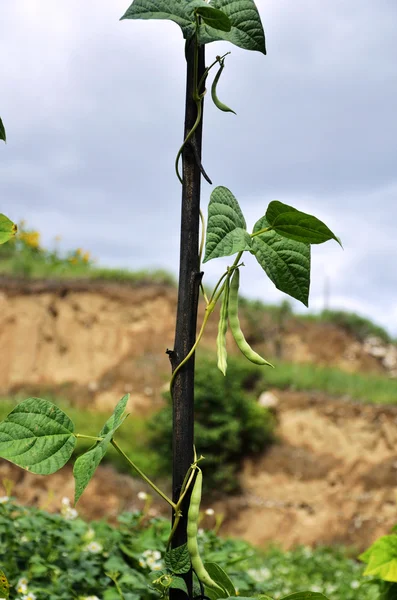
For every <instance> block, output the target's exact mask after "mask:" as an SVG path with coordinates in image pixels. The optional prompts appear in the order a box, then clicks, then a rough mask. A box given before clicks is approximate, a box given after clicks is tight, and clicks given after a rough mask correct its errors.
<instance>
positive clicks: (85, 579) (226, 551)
mask: <svg viewBox="0 0 397 600" xmlns="http://www.w3.org/2000/svg"><path fill="white" fill-rule="evenodd" d="M169 527H170V526H169V521H168V520H165V519H151V520H150V521H147V519H146V518H145V517H144V515H142V513H139V512H136V513H129V514H128V513H125V514H123V515H121V516H120V517H119V526H118V528H115V527H111V526H110V525H108V524H106V523H105V522H103V521H97V522H93V523H91V524H88V523H85V522H84V521H83V520H81V519H80V518H76V519H75V520H67V519H66V518H65V517H64V516H62V515H58V514H56V515H51V514H48V513H46V512H44V511H41V510H38V509H35V508H24V507H21V506H19V505H17V504H15V503H14V502H13V501H12V500H9V501H4V499H3V500H2V503H0V556H1V557H2V559H1V560H2V569H3V571H4V573H5V575H6V577H7V578H8V580H9V582H10V585H11V589H10V599H11V600H15V599H16V598H20V597H21V595H22V594H21V593H18V592H17V589H16V586H17V584H18V581H20V580H21V579H22V578H26V580H27V588H28V591H29V592H32V593H34V594H36V595H37V598H40V599H41V600H70V599H71V598H85V597H87V596H94V595H95V596H97V597H98V598H101V600H119V598H120V596H119V594H118V592H117V590H116V586H115V584H114V583H113V582H114V580H115V579H116V581H117V584H118V585H119V587H120V589H121V591H122V593H123V594H124V597H125V600H155V599H156V598H158V595H157V593H155V592H153V591H151V590H150V589H149V588H148V585H147V584H148V582H149V580H150V579H155V578H158V577H159V576H160V574H161V572H162V571H161V570H162V569H164V567H165V564H164V559H165V549H166V541H167V538H168V535H169ZM198 541H199V547H200V552H201V553H202V554H203V555H204V556H205V557H206V560H208V562H216V563H217V564H218V565H219V566H220V567H221V568H222V569H223V570H224V571H226V572H227V573H228V575H229V576H230V578H231V580H232V581H233V583H234V585H235V586H236V588H237V589H238V596H237V598H239V597H243V598H244V597H252V596H254V597H259V596H262V598H263V597H264V596H265V595H268V596H270V598H274V599H275V600H277V599H280V598H283V597H285V596H288V594H291V593H292V590H296V592H303V590H305V589H306V590H307V589H308V590H311V591H312V593H317V594H321V593H322V594H325V595H326V596H327V597H328V598H330V600H357V599H358V598H359V599H360V600H379V587H378V585H377V584H376V581H375V580H374V579H373V578H371V577H369V578H366V579H368V582H365V580H364V579H363V578H362V566H361V565H360V564H359V563H357V562H355V561H353V560H351V559H348V558H346V556H345V554H344V553H343V552H342V551H338V550H335V549H334V550H332V549H327V548H318V549H316V550H311V549H309V548H305V547H303V548H297V549H295V550H292V551H288V552H283V551H282V550H278V549H276V548H273V549H269V550H268V551H266V552H261V551H259V550H257V549H254V548H253V547H252V546H250V545H249V544H248V543H246V542H243V541H240V540H233V539H221V538H219V537H217V536H216V535H215V534H214V533H213V532H211V531H207V532H203V533H202V534H200V535H199V540H198ZM151 571H152V573H150V572H151ZM314 598H315V596H314V597H313V599H314ZM390 600H391V599H390Z"/></svg>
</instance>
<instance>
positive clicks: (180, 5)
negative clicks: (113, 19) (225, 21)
mask: <svg viewBox="0 0 397 600" xmlns="http://www.w3.org/2000/svg"><path fill="white" fill-rule="evenodd" d="M198 7H205V8H208V4H207V3H206V2H205V1H204V0H191V1H190V2H181V0H134V2H133V3H132V4H131V6H130V7H129V8H128V9H127V11H126V12H125V14H124V15H123V16H122V17H121V19H120V20H121V21H122V20H124V19H167V20H169V21H173V22H174V23H177V24H178V25H179V27H180V28H181V29H182V33H183V37H184V38H185V39H189V38H190V37H192V35H193V34H194V31H195V18H194V11H195V9H196V8H198Z"/></svg>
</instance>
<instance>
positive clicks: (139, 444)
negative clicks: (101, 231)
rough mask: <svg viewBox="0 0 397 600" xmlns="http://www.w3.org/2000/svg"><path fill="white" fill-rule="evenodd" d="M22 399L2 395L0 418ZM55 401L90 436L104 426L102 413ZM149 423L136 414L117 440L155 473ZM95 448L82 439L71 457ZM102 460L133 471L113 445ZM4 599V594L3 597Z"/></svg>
mask: <svg viewBox="0 0 397 600" xmlns="http://www.w3.org/2000/svg"><path fill="white" fill-rule="evenodd" d="M18 401H19V398H18V397H16V398H14V399H10V398H0V421H2V420H4V419H5V418H6V417H7V415H8V413H9V412H11V411H12V410H13V409H14V408H15V406H16V404H17V403H18ZM52 401H53V402H54V403H55V404H56V405H57V406H58V408H60V409H62V410H63V411H64V412H66V413H67V415H68V416H69V417H70V418H71V420H72V421H73V423H74V425H75V430H76V431H79V432H84V434H86V435H88V436H96V435H97V434H98V431H99V430H100V429H101V427H102V425H103V421H104V415H103V413H101V412H97V411H92V410H87V409H84V408H79V407H75V406H71V405H70V404H69V403H67V402H66V401H65V400H62V399H57V398H52ZM148 435H149V432H148V423H147V420H146V419H143V418H142V417H137V416H134V418H133V419H129V422H128V426H127V427H121V428H120V429H119V430H118V432H117V441H118V442H119V443H120V445H122V447H123V450H124V451H125V452H126V454H127V455H128V456H131V457H134V460H136V462H137V464H139V466H140V467H142V469H143V470H144V471H145V472H146V473H150V474H151V475H152V476H155V475H157V474H158V473H159V472H160V466H159V457H158V454H157V453H156V452H155V451H152V450H150V449H149V448H148V444H147V439H148ZM91 447H92V441H91V440H86V439H79V440H78V443H77V446H76V447H75V450H74V453H73V455H72V460H73V459H74V458H77V457H79V456H81V455H82V454H83V453H85V452H86V451H87V450H89V449H90V448H91ZM103 462H105V463H107V464H111V465H113V466H114V467H115V468H116V469H117V470H119V471H121V472H127V473H130V474H131V468H130V467H129V465H128V464H127V463H126V461H125V460H124V459H123V458H122V457H121V456H120V454H119V453H118V452H116V450H115V449H114V448H113V446H111V447H110V448H109V450H108V452H107V453H106V456H105V457H104V459H103ZM0 598H1V596H0Z"/></svg>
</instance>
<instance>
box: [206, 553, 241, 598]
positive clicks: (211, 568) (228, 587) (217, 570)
mask: <svg viewBox="0 0 397 600" xmlns="http://www.w3.org/2000/svg"><path fill="white" fill-rule="evenodd" d="M204 567H205V569H206V570H207V572H208V574H209V576H210V577H211V579H212V580H213V581H215V583H217V584H218V585H219V586H220V587H221V588H222V589H223V590H225V592H226V593H227V596H234V595H235V594H236V593H237V591H236V588H235V587H234V585H233V582H232V580H231V579H230V577H229V575H228V574H227V573H226V572H225V571H224V569H222V567H221V566H219V565H218V564H217V563H214V562H206V563H204ZM206 595H207V596H208V597H209V598H210V600H217V599H218V598H224V597H225V594H224V593H223V594H222V592H219V591H218V590H212V589H209V588H206Z"/></svg>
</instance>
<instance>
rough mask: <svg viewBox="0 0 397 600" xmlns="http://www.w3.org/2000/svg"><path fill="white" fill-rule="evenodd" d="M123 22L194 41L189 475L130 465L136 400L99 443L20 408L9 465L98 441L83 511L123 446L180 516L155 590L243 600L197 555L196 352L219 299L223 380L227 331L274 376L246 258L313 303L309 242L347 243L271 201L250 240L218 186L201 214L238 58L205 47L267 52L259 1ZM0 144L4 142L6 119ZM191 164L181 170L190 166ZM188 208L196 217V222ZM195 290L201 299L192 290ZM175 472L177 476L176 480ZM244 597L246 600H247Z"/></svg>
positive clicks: (82, 480)
mask: <svg viewBox="0 0 397 600" xmlns="http://www.w3.org/2000/svg"><path fill="white" fill-rule="evenodd" d="M122 19H168V20H171V21H174V22H175V23H177V24H178V25H179V27H180V28H181V30H182V34H183V38H184V39H185V56H186V61H187V74H188V75H187V83H188V85H187V97H186V115H187V117H186V119H185V122H186V123H187V124H188V125H187V131H186V127H185V135H184V139H183V142H182V144H181V147H180V148H179V150H178V151H177V153H176V158H175V172H176V176H177V178H178V180H179V182H180V183H181V184H182V215H183V216H182V230H181V236H182V238H181V239H182V247H181V257H184V256H185V255H190V256H192V257H193V262H192V263H191V265H190V267H189V265H188V266H186V265H187V263H186V262H185V263H183V262H182V260H181V267H180V286H179V288H180V289H179V294H180V295H179V299H178V315H177V332H178V325H179V319H183V318H185V316H186V314H187V315H188V321H189V319H190V321H189V323H190V326H189V327H190V329H189V328H188V329H185V330H184V332H185V333H183V335H184V336H185V337H184V338H183V339H182V343H180V338H178V333H177V335H176V338H175V348H174V350H173V351H168V352H169V354H170V359H171V366H172V370H173V372H172V377H171V382H170V392H171V396H172V397H173V401H174V405H177V406H179V407H180V408H181V412H180V413H178V411H177V412H176V413H174V415H175V414H176V415H177V416H176V424H175V425H174V431H177V433H176V434H175V435H174V446H175V447H176V448H177V451H178V452H179V454H183V456H182V457H180V456H179V457H177V458H178V461H179V463H178V465H179V466H180V465H181V464H183V463H182V462H181V460H182V461H183V460H184V459H186V457H187V459H188V467H187V468H186V469H185V473H184V477H183V481H182V483H181V484H179V483H178V482H177V485H176V486H175V485H174V495H173V498H169V497H168V496H167V495H166V494H165V493H164V492H163V491H162V490H161V489H159V488H158V487H157V485H156V484H155V483H154V482H153V481H151V480H150V478H149V477H148V475H147V474H146V473H144V472H143V471H142V470H141V469H140V468H139V466H138V465H137V464H135V462H134V461H133V458H132V457H130V456H127V454H126V453H125V452H124V450H123V448H122V447H121V446H120V445H119V443H118V441H117V432H118V430H119V428H120V427H121V426H123V425H124V422H125V421H126V419H127V417H128V413H127V411H126V407H127V402H128V395H127V396H124V397H123V398H122V399H121V400H120V401H119V402H118V403H117V405H116V407H115V410H114V412H113V414H112V415H111V416H110V417H109V419H108V420H107V421H106V423H105V424H104V425H103V427H102V429H101V430H100V431H99V432H98V435H97V436H95V437H92V436H88V435H85V434H84V433H81V432H76V431H75V428H74V424H73V422H72V421H71V419H70V418H69V417H68V416H67V415H66V414H65V413H64V412H63V411H62V410H60V409H59V408H58V407H57V406H56V405H54V404H52V403H51V402H49V401H47V400H45V399H41V398H28V399H27V400H24V401H23V402H21V403H20V404H19V405H17V406H16V407H15V408H14V410H12V412H11V413H10V414H9V415H8V416H7V418H6V419H5V420H4V421H3V422H2V423H0V456H1V457H3V458H5V459H7V460H9V461H11V462H13V463H15V464H16V465H19V466H20V467H22V468H23V469H26V470H27V471H30V472H32V473H37V474H40V475H49V474H51V473H54V472H55V471H57V470H59V469H61V468H62V467H63V466H64V465H65V464H66V463H67V462H68V461H69V459H70V458H71V455H72V453H73V451H74V448H75V446H76V444H77V442H78V440H79V439H89V440H91V441H92V446H91V447H90V449H89V450H88V451H87V452H86V453H84V454H83V455H81V456H79V458H77V460H76V462H75V464H74V469H73V474H74V478H75V498H74V500H75V503H77V502H78V501H79V499H80V497H81V495H82V494H83V492H84V490H85V489H86V487H87V485H88V483H89V481H90V480H91V478H92V477H93V475H94V473H95V470H96V469H97V467H98V465H99V464H100V462H101V460H102V459H103V457H104V456H105V454H106V452H107V450H108V448H109V447H110V446H113V447H114V448H115V449H116V450H117V451H118V452H119V453H120V454H121V456H122V457H123V458H124V459H125V460H126V461H127V463H128V464H129V465H130V467H131V469H132V470H133V471H134V472H135V473H136V474H138V475H139V476H140V477H142V478H143V479H144V480H145V481H146V482H147V483H148V484H149V485H150V486H151V487H152V489H153V490H154V492H156V493H157V494H158V495H159V496H160V497H161V498H162V499H163V500H164V502H166V503H168V504H169V506H170V507H171V508H172V512H173V519H172V527H171V530H170V534H169V538H168V542H167V554H166V559H165V569H164V570H162V571H160V572H156V573H155V574H154V575H153V576H151V577H149V581H148V583H149V585H150V587H151V589H152V590H156V591H157V592H158V594H159V596H160V597H161V598H169V597H170V598H172V599H173V600H179V599H183V598H189V600H193V599H200V600H204V599H209V600H218V599H222V598H224V599H228V600H233V599H235V597H236V596H237V591H236V587H235V584H234V583H233V582H232V580H231V579H230V577H229V576H228V575H227V574H226V572H225V571H224V570H223V569H222V568H221V566H219V565H218V564H217V563H216V562H211V563H205V562H204V561H203V559H202V558H201V556H200V554H199V550H198V544H197V531H198V518H199V509H200V501H201V486H202V477H203V473H204V474H205V461H204V462H202V460H203V457H202V456H200V455H199V454H196V450H195V448H194V446H193V443H191V442H190V441H189V438H188V437H187V438H186V440H187V441H186V443H185V447H181V446H180V445H179V446H178V443H179V442H180V438H178V435H179V433H178V431H180V430H181V428H182V429H183V428H184V427H185V425H184V421H183V419H184V418H185V416H186V415H187V414H188V412H189V410H190V408H189V403H191V401H192V397H190V396H189V394H188V393H186V395H185V396H183V394H184V393H185V392H184V390H187V389H188V387H186V386H185V383H186V381H187V378H189V377H190V379H189V382H188V383H189V385H190V386H192V384H193V383H194V353H195V350H196V348H197V346H198V344H199V343H200V341H201V339H202V337H203V335H204V332H205V328H206V325H207V323H208V321H209V319H210V318H211V316H212V315H213V313H214V310H215V307H216V305H217V304H218V302H219V303H221V309H220V313H219V314H220V318H219V327H218V337H217V353H218V367H219V369H220V370H221V372H222V373H223V374H224V375H225V376H226V373H227V350H226V333H227V330H228V329H229V328H230V330H231V333H232V334H233V338H234V340H235V342H236V344H237V347H238V348H239V349H240V351H241V352H242V354H243V355H244V356H245V357H246V358H247V359H248V360H249V361H251V362H253V363H255V364H258V365H262V366H264V367H266V368H273V366H272V365H271V363H270V362H268V361H267V360H266V359H265V358H263V357H261V356H260V355H259V354H258V353H256V352H255V351H254V350H253V349H252V348H251V347H250V346H249V344H248V342H247V341H246V339H245V337H244V334H243V332H242V330H241V327H240V322H239V318H238V297H239V288H240V272H241V273H242V272H243V267H244V262H243V260H242V259H243V256H244V253H246V252H248V253H250V254H251V255H253V256H254V257H255V259H256V261H257V263H258V265H259V267H260V268H261V269H262V270H263V271H264V272H265V273H266V275H267V276H268V277H269V278H270V280H271V281H272V282H273V283H274V285H275V286H276V287H277V288H278V289H279V290H281V291H282V292H285V293H286V294H288V295H290V296H291V297H293V298H295V299H297V300H299V301H301V302H302V303H303V304H304V305H306V306H307V305H308V298H309V286H310V253H311V245H312V244H321V243H323V242H326V241H328V240H332V239H333V240H335V241H336V242H338V243H339V244H340V240H339V239H338V238H337V237H336V235H335V234H334V233H333V232H332V231H331V230H330V229H329V228H328V227H327V226H326V225H325V224H324V223H323V222H322V221H320V220H319V219H317V218H316V217H314V216H312V215H309V214H306V213H304V212H302V211H300V210H298V209H297V208H295V207H292V206H289V205H287V204H284V203H282V202H280V201H278V200H275V201H272V202H270V204H269V206H268V207H267V209H266V211H265V213H264V214H263V215H260V216H259V218H258V220H257V222H256V223H255V225H254V227H253V230H252V231H251V232H249V231H248V230H247V225H246V220H245V217H244V214H243V211H242V209H241V207H240V204H239V202H238V200H237V198H236V197H235V196H234V195H233V193H232V192H231V191H230V189H228V188H227V187H225V186H223V185H218V186H217V187H215V188H214V189H213V191H212V193H211V196H210V200H209V205H208V216H207V223H205V218H204V215H203V213H202V212H201V211H200V209H199V204H200V202H199V200H200V180H199V179H197V177H196V176H195V175H194V173H196V174H197V173H199V176H202V177H204V178H205V179H206V180H207V181H208V182H210V183H212V182H211V180H210V179H209V177H208V175H207V173H206V171H205V170H204V167H203V165H202V163H201V134H202V126H203V103H204V97H205V94H206V91H207V88H206V86H207V80H208V78H209V77H210V76H212V74H213V69H214V68H215V67H216V69H217V72H216V74H215V76H214V78H213V82H212V84H211V98H212V101H213V102H214V104H215V106H216V107H217V108H218V109H219V110H220V111H222V112H224V113H234V111H233V110H232V109H231V108H229V107H228V106H227V105H226V104H224V103H223V102H222V101H221V100H220V99H219V96H218V84H219V82H220V80H221V76H222V73H223V72H224V68H225V62H226V59H227V60H228V61H229V56H230V51H229V52H226V53H225V54H223V55H221V56H220V55H216V56H214V57H213V61H212V62H211V63H210V65H209V66H208V67H205V63H204V48H205V46H207V45H208V44H210V43H211V42H214V41H218V40H223V41H227V42H230V43H231V44H233V45H235V46H238V47H240V48H242V49H245V50H251V51H257V52H260V53H262V54H263V55H265V54H266V46H265V35H264V31H263V26H262V22H261V18H260V15H259V13H258V10H257V7H256V5H255V3H254V1H253V0H238V1H237V2H236V0H211V1H210V2H209V3H207V2H205V1H204V0H190V1H186V2H184V1H181V0H151V1H150V2H149V0H134V2H133V3H132V4H131V6H130V7H129V8H128V10H127V11H126V13H125V14H124V16H123V17H122ZM0 135H1V136H2V139H4V140H5V131H4V127H3V124H2V122H1V127H0ZM181 160H182V170H181V169H180V164H181ZM190 210H191V214H189V211H190ZM194 211H196V212H194ZM193 212H194V215H193ZM191 216H194V219H192V220H191V221H189V218H190V217H191ZM198 216H200V219H201V224H202V227H201V230H202V234H201V243H200V244H199V245H198V247H197V248H195V247H194V246H195V241H194V240H196V239H197V240H198V239H199V234H198V232H199V219H198ZM196 217H197V219H196ZM184 218H186V219H187V221H185V222H189V223H192V228H191V230H190V231H189V232H186V231H184V225H183V223H184V221H183V219H184ZM14 233H15V226H14V225H13V224H12V223H11V221H9V220H8V219H7V218H6V217H4V216H3V215H2V216H1V219H0V241H1V242H5V241H6V240H7V239H9V237H11V235H13V234H14ZM187 233H188V234H189V235H190V237H189V235H187ZM186 235H187V237H186ZM184 236H185V237H184ZM220 257H233V258H231V263H230V265H229V266H228V267H227V269H226V270H225V271H224V272H223V273H220V276H219V280H218V282H217V283H216V285H215V287H214V288H213V289H212V290H211V291H208V288H207V286H206V285H205V283H204V282H203V279H202V277H203V273H202V272H201V263H203V264H204V263H206V262H208V261H210V260H213V259H216V258H220ZM192 265H193V267H192ZM189 268H190V271H189V270H188V269H189ZM189 278H190V280H193V284H192V287H191V288H189V286H190V283H189V281H190V280H189ZM188 288H189V289H188ZM196 288H197V294H198V292H199V289H200V290H201V294H202V297H203V300H204V302H205V313H204V317H203V321H202V323H201V326H200V329H199V332H198V334H197V337H196V339H195V340H194V337H195V323H196V319H197V297H196V296H195V290H196ZM189 290H190V291H189ZM191 290H193V293H190V292H191ZM189 294H190V296H189ZM184 296H189V297H188V305H187V308H186V303H185V304H184V301H185V300H184ZM181 307H182V308H181ZM179 309H181V310H179ZM186 332H187V333H186ZM192 334H193V340H194V341H193V343H190V342H189V341H188V338H187V337H186V336H187V335H189V336H190V338H191V337H192ZM177 340H178V342H177ZM177 346H178V348H177ZM180 348H184V349H186V351H185V352H184V355H183V356H181V350H180ZM189 369H190V371H189ZM189 373H190V374H189ZM184 378H185V379H184ZM184 386H185V387H184ZM189 393H190V392H189ZM181 394H182V396H181ZM188 396H189V397H188ZM186 407H187V409H186ZM178 410H179V409H178ZM184 411H185V412H184ZM181 415H182V416H181ZM183 415H185V416H183ZM181 424H182V425H181ZM178 427H179V429H178ZM189 427H190V426H189ZM175 428H176V429H175ZM181 450H182V452H181ZM199 450H200V449H198V451H199ZM189 457H192V459H190V458H189ZM189 462H190V464H189ZM178 465H177V467H178ZM174 467H175V463H174ZM175 472H176V471H175V468H174V475H175ZM175 490H176V492H175ZM189 499H190V506H189ZM186 508H188V510H186ZM181 532H182V533H181ZM181 539H185V540H186V542H185V543H179V542H178V540H181ZM5 580H6V578H5V577H4V576H2V579H1V581H2V585H3V588H2V593H3V596H5V597H8V592H7V590H6V583H5ZM116 587H117V591H118V593H119V595H120V597H121V598H123V590H122V589H121V588H120V586H116ZM240 598H241V597H240ZM257 598H258V599H259V598H261V600H271V599H270V597H269V596H268V595H266V594H264V593H263V594H262V595H258V596H257ZM324 598H325V596H324V595H323V594H322V593H319V592H314V591H309V592H297V593H293V594H289V595H288V596H285V597H284V600H287V599H289V600H309V599H311V600H320V599H324ZM241 600H244V599H243V598H241Z"/></svg>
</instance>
